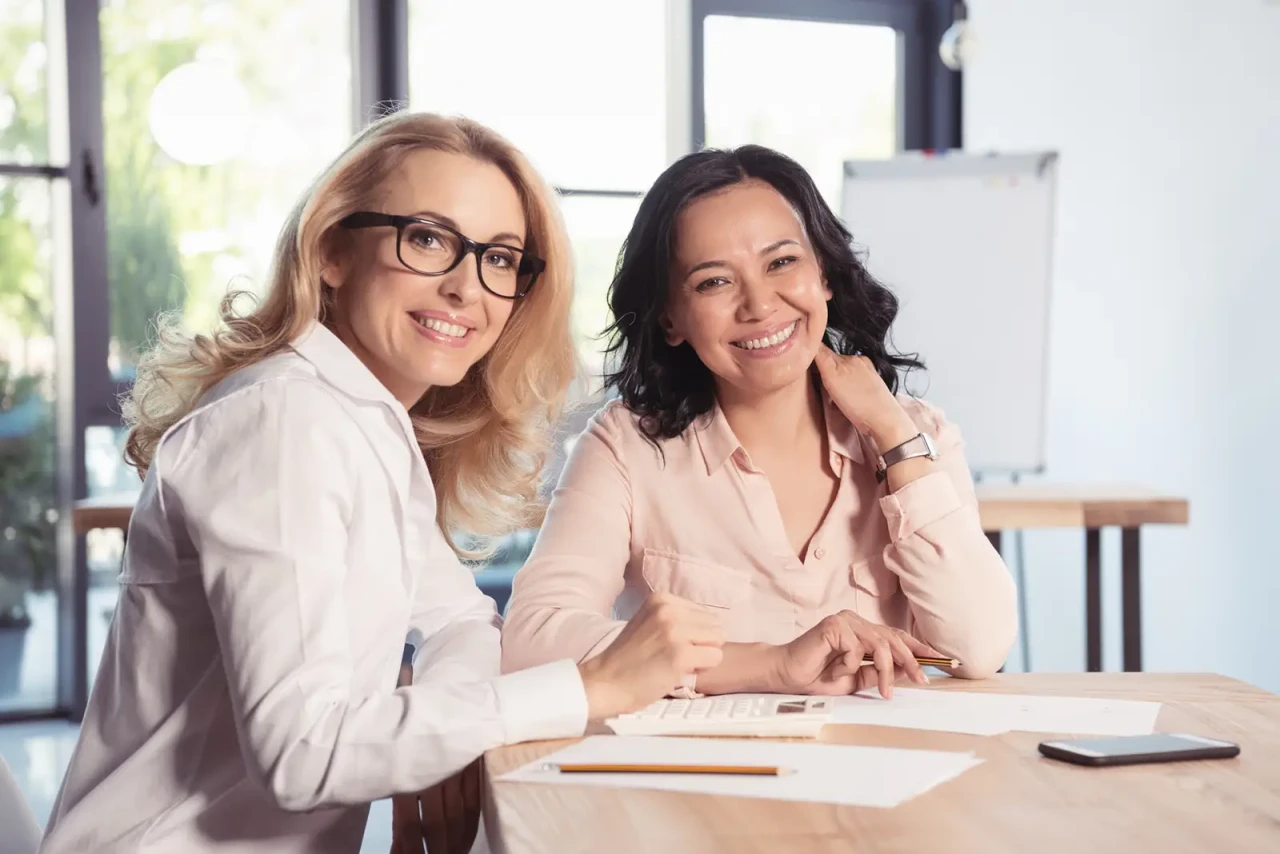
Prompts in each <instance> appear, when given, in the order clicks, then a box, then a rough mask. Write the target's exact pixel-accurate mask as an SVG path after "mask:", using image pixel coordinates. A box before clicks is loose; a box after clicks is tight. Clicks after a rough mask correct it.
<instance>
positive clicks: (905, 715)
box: [832, 687, 1010, 735]
mask: <svg viewBox="0 0 1280 854" xmlns="http://www.w3.org/2000/svg"><path fill="white" fill-rule="evenodd" d="M988 696H995V695H987V694H961V693H959V692H955V691H923V690H915V691H913V690H911V689H910V688H896V687H895V688H894V689H893V699H892V700H886V699H884V698H883V697H881V696H880V694H879V693H878V692H876V691H874V690H871V691H864V692H862V693H861V694H854V695H853V696H851V697H836V698H835V705H834V706H833V708H832V723H838V724H869V725H871V726H891V727H900V728H903V729H928V730H938V731H941V732H962V733H968V734H969V735H999V734H1001V733H1004V732H1008V731H1009V729H1010V726H1009V723H1010V721H1009V712H1008V708H1007V707H1006V705H1003V704H1000V703H988V702H984V700H985V698H986V697H988ZM970 698H975V699H970Z"/></svg>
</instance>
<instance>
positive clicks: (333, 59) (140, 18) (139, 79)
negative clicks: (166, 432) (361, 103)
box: [100, 0, 352, 380]
mask: <svg viewBox="0 0 1280 854" xmlns="http://www.w3.org/2000/svg"><path fill="white" fill-rule="evenodd" d="M100 26H101V39H102V75H103V86H102V90H103V101H102V111H103V129H104V137H105V157H104V160H105V171H106V191H107V197H108V199H109V202H108V205H107V265H108V270H107V281H108V288H109V291H110V309H111V339H110V341H111V343H110V347H111V349H110V352H109V355H108V360H109V365H110V367H111V372H112V374H113V375H114V376H116V377H117V378H123V379H126V380H127V379H130V378H131V375H132V368H133V365H134V363H135V361H136V359H137V354H138V352H139V350H140V349H141V348H143V347H145V345H146V343H147V341H148V339H149V335H150V329H151V327H152V324H153V323H154V318H155V315H156V313H157V312H160V311H170V310H177V311H179V312H180V313H181V316H182V319H183V321H184V323H185V324H186V325H187V326H188V328H191V329H193V330H204V329H208V328H210V327H211V326H212V325H213V323H214V322H215V321H216V319H217V309H218V303H219V301H220V300H221V299H222V297H223V296H224V295H225V294H226V293H227V292H228V290H241V289H243V290H248V291H252V292H261V290H262V289H263V288H264V286H265V285H266V277H267V274H268V268H269V265H270V261H271V253H272V250H273V249H274V246H275V240H276V235H277V234H278V232H279V229H280V225H281V223H282V222H284V219H285V216H286V215H287V214H288V212H289V209H290V208H291V207H292V206H293V203H294V202H295V201H296V199H297V198H298V195H299V194H300V193H301V192H302V191H303V190H304V189H305V188H306V187H307V185H308V184H309V183H310V182H311V180H312V179H313V178H314V177H315V176H316V174H317V173H318V171H319V170H320V169H321V168H323V167H324V165H325V164H327V163H328V162H329V161H330V160H331V159H332V158H333V157H334V156H335V155H336V154H337V153H338V152H339V151H341V150H342V147H343V146H344V145H345V144H346V142H347V140H348V139H349V138H350V135H351V127H352V117H351V106H350V105H351V98H350V91H351V63H350V61H349V59H348V57H349V43H350V8H349V5H348V3H347V2H345V0H278V2H273V3H265V4H264V3H259V2H254V0H220V2H205V0H178V1H177V2H175V0H111V2H106V3H103V4H102V11H101V18H100ZM286 48H287V49H286Z"/></svg>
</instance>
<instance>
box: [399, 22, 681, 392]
mask: <svg viewBox="0 0 1280 854" xmlns="http://www.w3.org/2000/svg"><path fill="white" fill-rule="evenodd" d="M665 5H666V4H664V3H660V2H656V0H654V2H630V3H600V2H597V0H550V2H544V3H529V2H527V0H472V2H468V3H453V2H448V0H410V2H409V100H410V105H411V106H412V107H413V108H414V109H417V110H429V111H432V112H437V113H444V114H446V115H452V114H461V115H466V116H468V117H469V118H473V119H475V120H477V121H480V122H484V123H485V124H487V125H489V126H490V127H492V128H494V129H495V130H497V131H498V132H499V133H502V134H503V135H504V136H506V137H507V138H508V139H510V140H511V142H512V143H513V144H515V145H516V146H517V147H519V148H520V150H521V151H523V152H524V153H525V154H526V155H527V156H528V157H529V159H530V160H531V161H532V162H533V164H534V166H535V167H536V168H537V169H538V170H539V171H540V172H541V173H542V175H543V176H544V177H545V178H546V179H547V180H548V181H549V182H551V183H552V184H554V185H555V186H556V187H558V188H560V189H561V190H564V191H567V192H566V195H565V196H564V198H563V200H562V204H561V210H562V213H563V214H564V217H565V222H566V225H567V227H568V230H569V237H570V239H571V240H572V241H573V244H574V255H575V259H576V261H577V270H576V282H577V290H576V294H575V301H574V323H575V331H576V334H577V337H578V344H579V352H580V354H581V356H582V358H583V360H584V362H585V363H586V364H587V367H588V370H589V371H591V372H592V373H593V374H597V375H598V374H599V372H600V368H601V360H600V356H599V346H600V341H599V334H600V332H601V331H602V330H603V329H604V327H605V325H607V323H608V320H609V318H608V311H607V307H606V306H605V304H604V294H605V291H606V290H607V289H608V286H609V282H610V280H611V279H612V277H613V267H614V263H615V261H616V258H617V253H618V250H619V249H620V248H621V246H622V241H623V239H624V238H625V237H626V234H627V230H628V229H629V228H630V227H631V218H632V217H633V216H634V215H635V208H636V204H637V203H638V200H639V197H640V195H641V193H642V192H643V191H644V190H645V189H647V188H648V186H649V185H650V184H651V183H653V180H654V178H656V177H657V175H658V173H659V172H661V171H662V169H663V168H664V167H665V166H666V165H667V164H666V98H667V91H666V84H665V80H666V76H665V64H666V47H665V27H666V23H665V22H666V18H665V14H666V10H665ZM605 34H608V35H607V36H606V35H605ZM620 34H625V37H620Z"/></svg>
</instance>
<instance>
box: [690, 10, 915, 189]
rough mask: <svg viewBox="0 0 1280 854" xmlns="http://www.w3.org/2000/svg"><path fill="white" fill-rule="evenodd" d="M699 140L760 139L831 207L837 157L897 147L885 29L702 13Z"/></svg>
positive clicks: (886, 152) (892, 57)
mask: <svg viewBox="0 0 1280 854" xmlns="http://www.w3.org/2000/svg"><path fill="white" fill-rule="evenodd" d="M703 37H704V39H705V44H706V51H705V63H704V84H703V94H704V99H705V101H704V102H705V104H706V119H707V133H706V141H707V145H708V146H712V147H718V148H730V147H733V146H738V145H745V144H747V143H749V142H754V143H758V144H760V145H767V146H769V147H770V148H773V149H777V150H778V151H781V152H782V153H784V154H787V155H789V156H791V157H793V158H795V159H796V160H797V161H799V162H800V164H801V165H803V166H804V167H805V169H807V170H808V171H809V174H811V175H812V176H813V180H814V181H815V182H816V183H817V185H818V189H819V190H821V191H822V194H823V196H825V197H826V200H827V203H828V204H830V205H831V206H832V207H833V208H835V209H836V210H839V203H840V187H841V183H842V180H843V175H844V169H843V164H844V161H845V160H849V159H854V158H856V159H865V158H876V157H889V156H891V155H893V153H894V152H895V151H896V150H897V148H898V33H897V31H896V30H894V29H892V28H891V27H880V26H866V25H862V24H831V23H821V22H815V21H785V20H784V21H779V20H772V19H764V18H738V17H730V16H725V15H711V16H708V17H707V18H706V20H705V22H704V26H703Z"/></svg>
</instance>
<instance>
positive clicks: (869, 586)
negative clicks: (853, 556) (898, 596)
mask: <svg viewBox="0 0 1280 854" xmlns="http://www.w3.org/2000/svg"><path fill="white" fill-rule="evenodd" d="M849 581H850V582H851V583H852V584H853V586H854V587H855V588H856V589H857V590H858V591H859V593H861V594H867V595H870V596H874V597H875V598H876V599H880V600H884V599H887V598H888V597H890V596H892V595H893V594H895V593H897V592H898V576H897V575H895V574H894V572H893V570H891V569H889V567H887V566H885V563H884V557H883V556H881V555H872V556H871V557H869V558H866V559H865V560H859V561H854V562H853V563H852V564H850V566H849Z"/></svg>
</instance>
